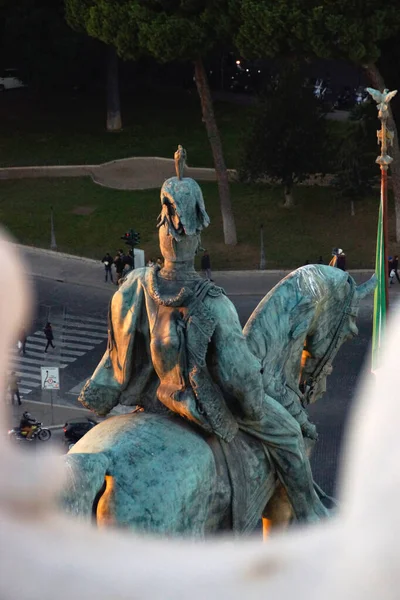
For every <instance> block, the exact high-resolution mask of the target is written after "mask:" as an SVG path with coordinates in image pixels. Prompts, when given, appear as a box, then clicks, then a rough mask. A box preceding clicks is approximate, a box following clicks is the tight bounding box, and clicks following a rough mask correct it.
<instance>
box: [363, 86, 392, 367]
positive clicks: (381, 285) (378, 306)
mask: <svg viewBox="0 0 400 600" xmlns="http://www.w3.org/2000/svg"><path fill="white" fill-rule="evenodd" d="M367 92H368V93H369V94H370V95H371V96H372V98H373V99H374V100H375V102H376V103H377V109H378V119H380V121H381V129H380V130H379V131H377V137H378V144H380V146H381V153H380V155H379V156H378V158H377V159H376V161H375V162H376V163H377V164H378V165H379V166H380V170H381V194H380V207H379V216H378V232H377V238H376V260H375V274H376V277H377V286H376V289H375V295H374V318H373V331H372V371H373V372H374V373H376V372H377V370H378V369H379V367H380V359H381V349H382V345H383V343H384V338H385V326H386V320H387V315H388V309H389V273H388V266H389V265H388V248H389V233H388V221H389V219H388V193H387V177H388V168H389V165H390V163H391V162H392V160H393V159H392V157H391V156H389V155H388V153H387V148H388V146H389V145H391V144H392V142H393V136H394V133H393V131H390V130H389V129H388V127H387V119H388V116H389V102H390V101H391V99H392V98H393V97H394V96H395V95H396V94H397V90H394V91H392V92H389V90H387V89H385V90H383V92H380V91H379V90H374V89H373V88H367Z"/></svg>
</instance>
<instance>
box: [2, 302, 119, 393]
mask: <svg viewBox="0 0 400 600" xmlns="http://www.w3.org/2000/svg"><path fill="white" fill-rule="evenodd" d="M51 323H52V324H53V325H56V324H58V326H59V327H54V340H53V343H54V345H55V349H53V348H51V347H50V348H49V350H48V352H47V353H45V352H44V349H45V347H46V345H47V339H46V338H45V335H44V333H43V330H42V329H39V330H37V331H35V332H33V333H32V335H29V336H28V338H27V343H26V354H24V355H21V353H20V351H19V350H18V349H17V348H12V349H11V356H10V359H11V364H12V368H13V369H14V370H15V372H16V373H17V376H18V379H19V383H20V385H21V388H20V392H21V393H23V394H24V395H27V394H29V393H30V392H31V391H32V390H33V389H35V388H37V387H39V386H40V383H38V381H40V382H41V374H40V367H42V366H44V365H46V364H48V365H49V366H50V365H54V366H59V367H60V368H61V369H65V368H67V367H68V366H69V364H71V363H74V362H76V360H78V359H79V358H80V357H82V356H85V354H86V353H87V352H89V351H91V350H93V349H94V348H95V347H96V346H97V345H99V344H104V342H105V341H106V340H107V337H108V326H107V320H106V319H105V318H100V317H99V318H96V317H86V316H82V315H71V314H66V315H65V318H61V317H56V318H54V319H51Z"/></svg>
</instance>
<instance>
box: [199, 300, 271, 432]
mask: <svg viewBox="0 0 400 600" xmlns="http://www.w3.org/2000/svg"><path fill="white" fill-rule="evenodd" d="M206 302H207V306H208V308H209V309H210V310H211V312H212V314H213V317H214V318H215V320H216V323H217V325H216V328H215V331H214V334H213V336H212V339H211V344H210V352H209V356H208V358H209V360H208V366H209V369H210V371H211V372H212V375H213V378H214V380H215V381H216V383H217V384H218V385H219V387H220V388H221V389H222V391H223V394H224V396H225V398H232V401H233V402H234V400H236V401H237V402H239V410H240V412H243V413H244V415H243V416H245V417H247V418H248V419H252V420H258V419H259V418H261V416H262V414H263V399H264V388H263V382H262V377H261V373H260V368H261V366H260V364H259V361H258V360H257V359H256V357H255V356H254V355H253V354H252V353H251V352H250V350H249V348H248V346H247V342H246V339H245V337H244V336H243V333H242V328H241V325H240V322H239V317H238V315H237V312H236V309H235V307H234V306H233V304H232V302H231V301H230V300H229V299H228V298H227V297H226V296H224V295H221V296H218V297H217V298H215V297H214V298H208V299H207V301H206Z"/></svg>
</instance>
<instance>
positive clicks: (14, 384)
mask: <svg viewBox="0 0 400 600" xmlns="http://www.w3.org/2000/svg"><path fill="white" fill-rule="evenodd" d="M9 386H10V393H11V404H14V400H15V399H17V404H18V406H21V404H22V402H21V396H20V395H19V389H18V381H17V374H16V372H15V371H11V373H10V380H9Z"/></svg>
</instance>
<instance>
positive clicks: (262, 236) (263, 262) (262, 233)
mask: <svg viewBox="0 0 400 600" xmlns="http://www.w3.org/2000/svg"><path fill="white" fill-rule="evenodd" d="M260 238H261V239H260V244H261V253H260V271H263V270H264V269H265V263H266V261H265V248H264V225H260Z"/></svg>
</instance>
